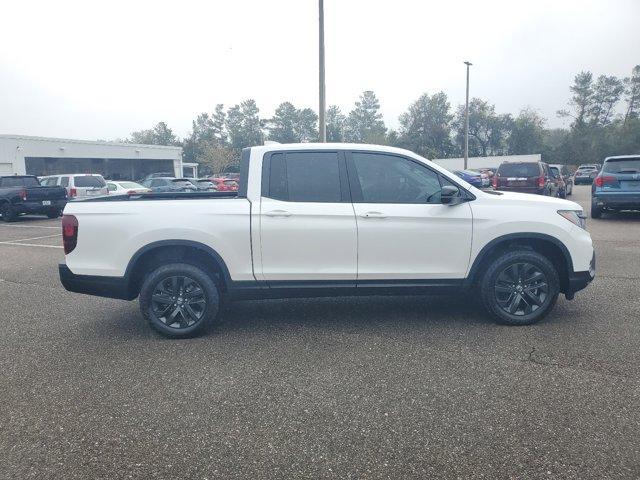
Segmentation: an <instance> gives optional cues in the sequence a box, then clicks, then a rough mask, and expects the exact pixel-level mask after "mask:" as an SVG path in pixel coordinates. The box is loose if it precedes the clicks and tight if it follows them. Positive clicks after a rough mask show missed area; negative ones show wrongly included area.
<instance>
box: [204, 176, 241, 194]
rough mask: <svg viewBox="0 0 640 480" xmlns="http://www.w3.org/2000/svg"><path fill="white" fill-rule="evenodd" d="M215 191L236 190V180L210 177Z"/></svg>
mask: <svg viewBox="0 0 640 480" xmlns="http://www.w3.org/2000/svg"><path fill="white" fill-rule="evenodd" d="M210 180H211V181H212V182H213V185H214V187H215V189H216V191H217V192H237V191H238V182H237V181H235V180H234V179H232V178H227V177H213V178H211V179H210Z"/></svg>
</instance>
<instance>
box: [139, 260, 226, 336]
mask: <svg viewBox="0 0 640 480" xmlns="http://www.w3.org/2000/svg"><path fill="white" fill-rule="evenodd" d="M219 309H220V293H219V291H218V287H217V286H216V284H215V283H214V281H213V279H212V278H211V277H210V276H209V275H207V273H205V272H204V271H202V270H201V269H200V268H198V267H195V266H193V265H189V264H186V263H172V264H169V265H164V266H161V267H158V268H157V269H155V270H153V271H152V272H151V273H149V275H147V277H146V278H145V280H144V282H143V284H142V288H141V290H140V310H141V312H142V315H144V317H145V318H146V319H147V321H148V322H149V324H150V325H151V326H152V327H153V328H154V329H155V330H157V331H158V332H160V333H162V334H163V335H166V336H168V337H173V338H184V337H192V336H196V335H199V334H201V333H203V332H204V331H206V330H207V328H209V327H210V326H211V325H212V324H213V323H214V321H215V319H216V317H217V315H218V311H219Z"/></svg>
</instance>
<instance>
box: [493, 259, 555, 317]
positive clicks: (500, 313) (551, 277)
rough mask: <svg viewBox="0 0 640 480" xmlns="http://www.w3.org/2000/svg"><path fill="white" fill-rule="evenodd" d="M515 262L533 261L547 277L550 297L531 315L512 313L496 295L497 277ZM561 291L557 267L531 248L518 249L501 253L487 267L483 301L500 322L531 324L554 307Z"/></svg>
mask: <svg viewBox="0 0 640 480" xmlns="http://www.w3.org/2000/svg"><path fill="white" fill-rule="evenodd" d="M514 263H531V264H532V265H535V266H536V267H538V268H539V269H540V270H541V271H542V273H544V274H545V276H546V277H547V284H548V285H549V294H548V297H547V298H546V299H545V301H544V303H543V305H542V306H541V307H540V308H538V309H537V310H536V311H535V312H532V313H530V314H529V315H523V316H516V315H510V314H509V313H508V312H505V311H504V310H503V309H502V308H501V307H500V305H498V301H497V299H496V296H495V290H494V286H495V281H496V278H497V277H498V275H499V274H500V273H501V272H502V271H503V270H504V269H505V268H507V267H508V266H509V265H512V264H514ZM559 293H560V280H559V277H558V272H557V270H556V268H555V267H554V266H553V264H552V263H551V262H550V261H549V260H548V259H547V258H546V257H544V256H542V255H541V254H539V253H537V252H534V251H530V250H517V251H514V252H507V253H505V254H503V255H500V256H499V257H498V258H496V259H495V260H494V261H493V262H492V263H491V264H490V265H489V267H488V268H487V271H486V272H485V274H484V276H483V279H482V284H481V295H482V302H483V304H484V306H485V308H486V310H487V311H488V312H489V314H491V315H492V316H493V318H494V319H495V320H496V321H497V322H498V323H502V324H505V325H531V324H533V323H536V322H538V321H540V320H542V318H544V317H545V316H546V315H547V314H548V313H549V312H550V311H551V310H552V309H553V307H554V305H555V304H556V300H557V298H558V294H559Z"/></svg>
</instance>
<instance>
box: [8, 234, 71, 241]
mask: <svg viewBox="0 0 640 480" xmlns="http://www.w3.org/2000/svg"><path fill="white" fill-rule="evenodd" d="M61 236H62V234H61V233H56V234H55V235H45V236H44V237H30V238H19V239H17V240H11V242H28V241H29V240H40V239H41V238H53V237H61ZM0 243H4V242H0Z"/></svg>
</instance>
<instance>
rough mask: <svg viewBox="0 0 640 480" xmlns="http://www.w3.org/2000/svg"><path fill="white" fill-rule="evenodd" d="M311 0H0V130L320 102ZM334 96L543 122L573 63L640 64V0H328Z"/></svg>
mask: <svg viewBox="0 0 640 480" xmlns="http://www.w3.org/2000/svg"><path fill="white" fill-rule="evenodd" d="M317 3H318V2H317V0H228V1H201V2H197V1H186V0H180V1H177V0H176V1H160V0H155V1H137V0H126V1H121V0H109V1H88V0H82V1H67V0H56V1H50V0H47V1H29V0H20V1H18V0H14V1H9V2H3V6H2V17H3V21H2V27H1V28H0V133H18V134H25V135H42V136H56V137H67V138H82V139H114V138H118V137H120V138H124V137H126V136H128V134H129V133H130V132H131V131H133V130H138V129H143V128H149V127H151V126H152V125H153V124H155V123H156V122H158V121H165V122H167V123H168V124H169V126H170V127H171V128H173V129H174V131H175V132H176V133H177V134H178V135H179V136H181V137H182V136H185V135H187V133H188V132H189V130H190V127H191V120H192V119H193V118H194V117H195V116H196V114H198V113H199V112H202V111H211V110H212V109H213V107H214V105H215V104H216V103H224V104H225V106H230V105H233V104H235V103H238V102H240V101H242V100H243V99H245V98H249V97H252V98H255V99H256V101H257V102H258V106H259V107H260V109H261V115H262V116H263V117H265V118H266V117H269V116H270V115H271V114H272V113H273V110H274V109H275V107H276V106H277V105H278V104H279V103H280V102H282V101H285V100H289V101H291V102H293V103H294V104H295V105H296V106H299V107H303V106H304V107H307V106H308V107H313V108H314V109H316V110H317V85H318V60H317V59H318V57H317V46H318V43H317V38H318V33H317ZM325 15H326V18H325V24H326V26H325V30H326V50H327V103H328V104H337V105H339V106H340V107H341V108H342V109H343V111H348V110H349V109H350V108H351V107H352V106H353V102H354V101H355V100H356V99H357V97H358V95H359V94H360V93H361V92H362V91H363V90H366V89H370V90H374V91H375V92H376V94H377V95H378V97H379V99H380V102H381V106H382V111H383V114H384V116H385V121H386V122H387V125H388V126H391V127H396V126H397V117H398V115H399V114H400V113H402V112H403V111H404V110H406V108H407V106H408V105H409V104H410V103H411V102H412V101H413V100H415V99H416V98H417V97H418V96H419V95H420V94H422V93H424V92H428V93H435V92H438V91H441V90H442V91H444V92H446V93H447V95H448V96H449V98H450V100H451V102H452V104H453V105H454V106H455V105H456V104H458V103H462V102H464V88H465V77H464V65H463V63H462V62H463V60H467V59H468V60H470V61H472V62H473V63H474V66H473V67H472V71H471V95H472V96H478V97H481V98H484V99H487V100H489V101H490V102H492V103H494V104H495V105H496V109H497V111H498V112H501V113H503V112H511V113H517V112H518V111H519V110H520V109H522V108H523V107H527V106H530V107H533V108H536V109H537V110H539V111H540V112H541V113H542V114H543V115H544V116H545V117H546V118H547V119H548V121H549V125H551V126H559V125H562V124H563V121H562V120H560V119H558V118H556V115H555V112H556V110H558V109H560V108H563V107H564V106H565V104H566V102H567V100H568V97H569V90H568V88H569V85H570V83H571V81H572V79H573V76H574V75H575V74H576V73H577V72H579V71H580V70H591V71H592V72H593V73H594V74H595V75H599V74H610V75H617V76H620V77H624V76H628V75H629V73H630V71H631V69H632V67H633V66H634V65H636V64H638V63H640V30H639V29H638V21H639V19H640V0H610V1H604V0H600V1H596V0H532V1H527V2H525V1H515V0H510V1H499V0H482V1H473V0H470V1H462V0H441V1H418V0H415V1H412V0H394V1H389V0H384V1H383V0H379V1H376V0H325Z"/></svg>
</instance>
